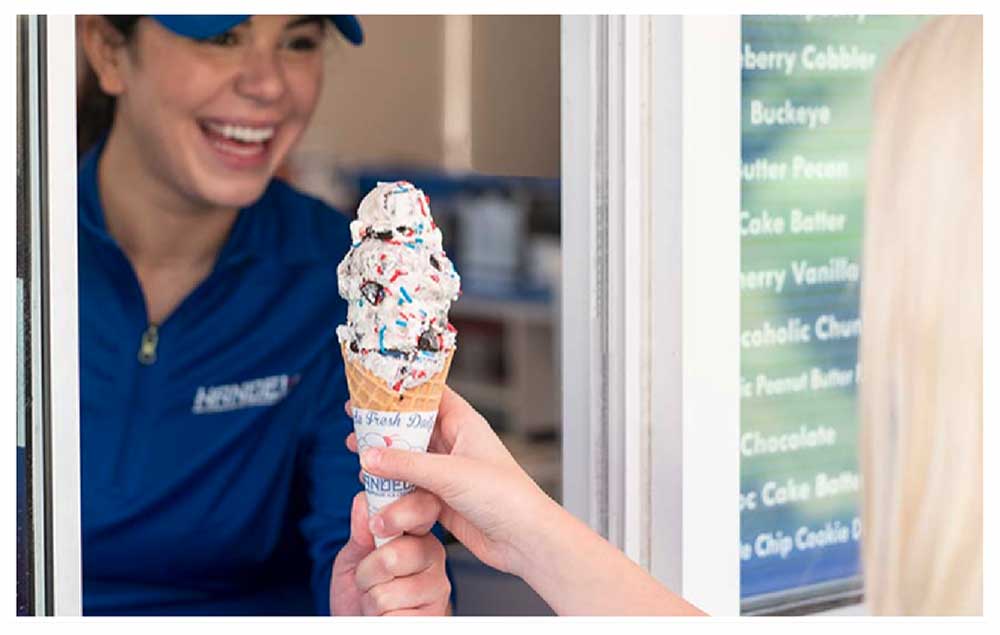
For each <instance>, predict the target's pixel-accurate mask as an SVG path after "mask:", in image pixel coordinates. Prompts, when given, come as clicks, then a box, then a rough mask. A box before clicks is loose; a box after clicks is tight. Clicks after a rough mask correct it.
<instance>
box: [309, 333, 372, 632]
mask: <svg viewBox="0 0 1000 635" xmlns="http://www.w3.org/2000/svg"><path fill="white" fill-rule="evenodd" d="M331 339H332V340H333V341H332V342H330V343H329V344H328V345H327V346H326V347H324V350H323V352H322V354H321V355H320V359H319V360H318V363H317V367H316V368H315V369H314V370H313V371H312V372H311V373H309V375H311V377H310V379H311V380H312V381H311V382H310V383H312V382H315V383H312V385H311V386H310V391H309V392H310V393H311V394H312V395H314V396H315V397H314V403H313V407H312V408H311V410H310V411H309V412H310V415H309V416H308V420H307V421H305V422H303V424H304V430H305V434H304V438H303V442H302V445H301V450H300V453H299V459H298V462H299V465H298V468H299V470H300V471H301V475H302V481H303V483H304V484H305V488H306V502H307V505H308V507H307V511H306V515H305V516H304V518H303V519H302V521H301V524H300V528H301V531H302V535H303V537H304V538H305V540H306V544H307V546H308V550H309V557H310V559H311V561H312V574H311V579H310V582H311V585H310V586H311V588H312V592H313V600H314V605H315V607H316V612H317V614H319V615H329V614H330V573H331V569H332V566H333V559H334V558H335V557H336V555H337V552H339V551H340V548H341V547H343V545H344V544H346V542H347V540H348V538H349V537H350V527H351V501H352V500H353V498H354V496H355V494H357V493H358V492H359V491H360V490H361V489H362V487H361V483H359V482H358V470H359V469H360V464H359V462H358V458H357V456H356V455H355V454H354V453H352V452H351V451H350V450H348V449H347V447H346V446H345V445H344V440H345V439H346V438H347V435H348V434H350V433H351V431H352V430H353V425H354V424H353V422H352V421H351V419H350V417H348V416H347V414H346V413H345V412H344V402H345V401H347V398H348V392H347V380H346V377H345V375H344V364H343V359H342V357H341V355H340V349H339V348H338V347H336V338H331ZM305 380H306V377H305V376H304V377H303V381H305Z"/></svg>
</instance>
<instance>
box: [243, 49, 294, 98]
mask: <svg viewBox="0 0 1000 635" xmlns="http://www.w3.org/2000/svg"><path fill="white" fill-rule="evenodd" d="M236 90H237V92H239V93H240V94H241V95H244V96H246V97H249V98H251V99H254V100H256V101H260V102H272V101H277V100H278V99H280V98H281V97H282V95H284V94H285V90H286V84H285V75H284V71H283V69H282V67H281V63H280V61H279V60H278V58H277V55H275V54H274V53H272V52H265V51H251V52H250V53H249V54H248V55H247V59H246V62H245V64H244V66H243V69H242V72H241V73H240V75H239V77H238V78H237V81H236Z"/></svg>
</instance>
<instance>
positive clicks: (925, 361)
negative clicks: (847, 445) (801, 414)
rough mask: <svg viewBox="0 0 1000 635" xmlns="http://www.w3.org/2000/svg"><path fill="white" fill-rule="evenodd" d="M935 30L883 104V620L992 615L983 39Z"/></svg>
mask: <svg viewBox="0 0 1000 635" xmlns="http://www.w3.org/2000/svg"><path fill="white" fill-rule="evenodd" d="M982 24H983V23H982V18H981V17H977V16H949V17H942V18H938V19H934V20H931V21H930V22H928V23H927V24H925V25H924V26H923V27H922V28H921V29H920V30H919V31H918V32H917V33H915V34H914V35H913V37H911V38H910V39H909V40H907V41H906V42H905V43H904V45H903V46H902V47H901V48H900V49H899V50H898V51H896V53H895V54H894V55H893V56H892V57H891V59H890V60H889V61H888V62H887V64H886V67H885V69H884V70H883V72H882V74H881V76H880V77H879V81H878V83H877V85H876V94H875V121H874V127H873V139H872V149H871V156H870V161H869V190H868V197H867V211H866V220H865V240H864V276H863V278H862V281H863V282H862V285H863V288H862V296H861V315H862V323H863V324H864V330H863V334H862V337H861V343H860V356H861V360H862V384H861V429H860V439H859V443H860V458H861V469H862V474H863V479H864V485H863V495H862V498H863V506H862V522H863V527H864V530H863V537H862V553H863V566H864V575H865V584H866V592H865V594H866V601H867V603H868V605H869V608H870V610H871V612H872V613H873V614H894V615H900V614H902V615H909V614H914V615H937V614H946V615H968V614H981V613H982V606H983V595H982V594H983V591H982V584H983V582H982V575H983V573H982V572H983V563H982V553H983V525H982V521H983V507H982V492H983V476H982V464H983V456H982V420H983V410H982V403H983V375H982V373H983V352H982V333H983V330H982V326H983V324H982V289H983V266H982V226H983V203H982V190H983V166H982V149H983V133H982V130H983V92H982V77H983V70H982V69H983V53H982V46H983V44H982V42H983V30H982V29H983V26H982Z"/></svg>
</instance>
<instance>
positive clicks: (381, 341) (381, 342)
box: [378, 326, 385, 353]
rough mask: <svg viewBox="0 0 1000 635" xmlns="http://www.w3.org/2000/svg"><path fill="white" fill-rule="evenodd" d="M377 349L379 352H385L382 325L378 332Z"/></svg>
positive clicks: (383, 328)
mask: <svg viewBox="0 0 1000 635" xmlns="http://www.w3.org/2000/svg"><path fill="white" fill-rule="evenodd" d="M378 350H379V352H381V353H385V327H384V326H383V327H382V328H381V329H379V332H378Z"/></svg>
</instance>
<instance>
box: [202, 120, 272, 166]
mask: <svg viewBox="0 0 1000 635" xmlns="http://www.w3.org/2000/svg"><path fill="white" fill-rule="evenodd" d="M198 127H199V128H200V130H201V133H202V136H203V137H204V139H205V141H206V142H207V145H208V147H209V148H210V149H211V150H212V152H213V154H214V155H215V157H216V158H217V159H218V161H219V162H221V163H222V164H223V165H224V166H225V167H227V168H230V169H251V168H258V167H261V166H266V165H269V163H270V158H271V157H270V150H271V141H272V139H274V136H275V133H276V132H277V130H278V124H277V123H273V122H250V121H245V120H234V119H201V120H199V121H198Z"/></svg>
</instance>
